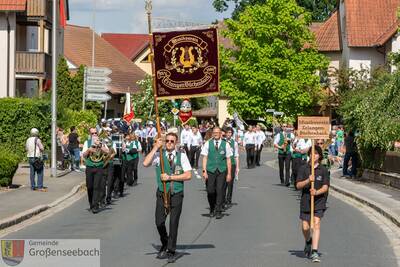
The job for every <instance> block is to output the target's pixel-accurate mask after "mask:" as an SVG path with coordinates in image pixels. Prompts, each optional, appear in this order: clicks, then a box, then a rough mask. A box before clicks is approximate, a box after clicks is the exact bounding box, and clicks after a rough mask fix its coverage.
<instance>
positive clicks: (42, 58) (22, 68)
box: [15, 52, 51, 76]
mask: <svg viewBox="0 0 400 267" xmlns="http://www.w3.org/2000/svg"><path fill="white" fill-rule="evenodd" d="M15 71H16V73H17V74H42V75H45V76H49V75H50V74H51V73H50V72H51V56H50V55H48V54H46V53H43V52H17V53H16V58H15Z"/></svg>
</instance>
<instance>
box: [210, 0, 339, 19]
mask: <svg viewBox="0 0 400 267" xmlns="http://www.w3.org/2000/svg"><path fill="white" fill-rule="evenodd" d="M230 3H233V4H234V10H233V13H232V17H233V18H234V19H237V18H238V17H239V14H240V13H241V12H243V11H244V9H245V8H246V7H247V6H249V5H250V6H253V5H256V4H266V3H267V0H214V1H213V6H214V8H215V9H216V10H217V11H218V12H224V11H226V10H228V8H229V4H230ZM297 3H298V5H299V6H302V7H304V8H305V9H307V10H308V11H310V12H311V14H312V20H313V21H324V20H325V19H326V18H328V17H329V15H330V14H331V13H332V11H333V10H334V9H335V8H336V6H337V3H338V2H337V0H297Z"/></svg>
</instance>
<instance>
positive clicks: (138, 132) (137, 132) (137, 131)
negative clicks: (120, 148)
mask: <svg viewBox="0 0 400 267" xmlns="http://www.w3.org/2000/svg"><path fill="white" fill-rule="evenodd" d="M141 132H142V131H141V130H140V129H136V131H135V135H136V136H137V137H141V134H142V133H141Z"/></svg>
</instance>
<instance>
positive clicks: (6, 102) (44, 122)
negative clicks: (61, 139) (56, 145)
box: [0, 98, 51, 159]
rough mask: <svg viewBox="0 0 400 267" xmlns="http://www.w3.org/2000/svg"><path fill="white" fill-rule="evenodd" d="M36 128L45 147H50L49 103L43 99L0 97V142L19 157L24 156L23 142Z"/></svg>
mask: <svg viewBox="0 0 400 267" xmlns="http://www.w3.org/2000/svg"><path fill="white" fill-rule="evenodd" d="M32 128H37V129H38V130H39V135H40V139H41V140H42V142H43V145H44V146H45V149H50V140H51V131H50V130H51V105H50V102H49V101H47V100H43V99H29V98H1V99H0V144H2V145H3V146H5V147H10V148H11V147H12V148H13V150H12V151H13V153H15V154H17V155H18V157H19V158H20V159H22V158H24V157H26V154H25V142H26V139H27V138H28V137H29V136H30V130H31V129H32Z"/></svg>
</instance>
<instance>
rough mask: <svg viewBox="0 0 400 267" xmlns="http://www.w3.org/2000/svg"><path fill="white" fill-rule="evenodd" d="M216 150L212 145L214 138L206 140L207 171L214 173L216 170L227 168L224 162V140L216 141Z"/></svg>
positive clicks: (221, 170)
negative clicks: (217, 143)
mask: <svg viewBox="0 0 400 267" xmlns="http://www.w3.org/2000/svg"><path fill="white" fill-rule="evenodd" d="M218 142H219V143H220V144H219V146H218V151H217V150H216V149H215V146H214V139H211V140H210V141H208V156H207V171H209V172H211V173H214V172H215V171H216V170H219V171H220V172H224V171H226V170H227V164H226V141H225V140H222V139H220V140H219V141H218Z"/></svg>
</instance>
